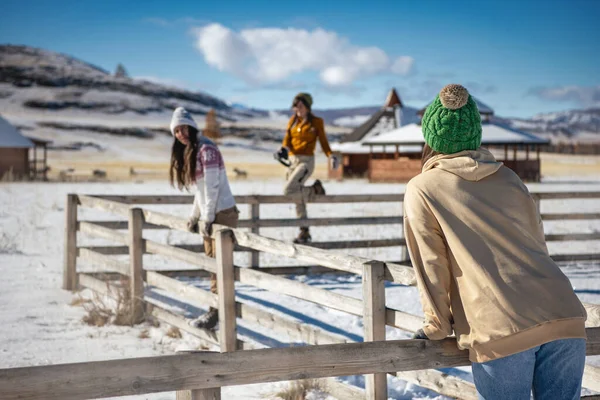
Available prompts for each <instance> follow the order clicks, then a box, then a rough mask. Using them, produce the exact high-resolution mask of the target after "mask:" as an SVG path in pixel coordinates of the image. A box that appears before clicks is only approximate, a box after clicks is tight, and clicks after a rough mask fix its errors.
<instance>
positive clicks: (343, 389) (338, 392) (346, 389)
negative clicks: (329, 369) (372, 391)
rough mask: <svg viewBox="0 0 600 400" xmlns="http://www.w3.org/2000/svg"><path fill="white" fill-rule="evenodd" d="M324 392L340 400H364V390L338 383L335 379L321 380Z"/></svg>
mask: <svg viewBox="0 0 600 400" xmlns="http://www.w3.org/2000/svg"><path fill="white" fill-rule="evenodd" d="M322 381H323V385H324V386H325V391H326V392H327V393H329V394H330V395H331V396H333V397H335V398H336V399H340V400H365V399H366V394H365V390H364V389H362V388H359V387H356V386H354V385H350V384H347V383H344V382H340V381H338V380H337V379H335V378H326V379H323V380H322Z"/></svg>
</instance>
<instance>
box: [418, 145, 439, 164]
mask: <svg viewBox="0 0 600 400" xmlns="http://www.w3.org/2000/svg"><path fill="white" fill-rule="evenodd" d="M439 154H444V153H440V152H439V151H435V150H434V149H432V148H431V147H429V145H428V144H427V143H425V145H424V146H423V154H422V155H421V168H423V167H424V166H425V163H426V162H427V161H429V159H430V158H432V157H434V156H437V155H439Z"/></svg>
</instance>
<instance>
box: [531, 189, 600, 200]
mask: <svg viewBox="0 0 600 400" xmlns="http://www.w3.org/2000/svg"><path fill="white" fill-rule="evenodd" d="M535 194H536V195H537V196H539V197H540V199H543V200H556V199H598V198H600V191H595V192H552V193H543V192H536V193H535Z"/></svg>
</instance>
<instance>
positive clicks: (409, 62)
mask: <svg viewBox="0 0 600 400" xmlns="http://www.w3.org/2000/svg"><path fill="white" fill-rule="evenodd" d="M192 32H193V33H194V35H195V36H196V48H197V49H198V51H200V53H201V54H202V55H203V56H204V59H205V61H206V63H207V64H209V65H210V66H212V67H215V68H217V69H219V70H220V71H225V72H228V73H231V74H233V75H235V76H238V77H240V78H242V79H244V80H245V81H246V82H249V83H252V84H255V85H265V84H272V83H275V82H281V81H283V80H285V79H287V78H289V77H290V76H292V75H294V74H298V73H301V72H306V71H314V72H317V73H318V75H319V77H320V79H321V81H322V82H323V83H324V84H325V85H328V86H332V87H339V86H348V85H351V84H352V83H353V82H354V81H356V80H358V79H360V78H364V77H367V76H370V75H374V74H377V73H395V74H400V75H406V74H408V73H410V71H411V70H412V67H413V64H414V60H413V59H412V57H408V56H403V57H398V58H397V59H396V60H394V61H393V62H392V61H391V60H390V57H389V56H388V55H387V54H386V53H385V52H384V51H383V50H381V49H380V48H378V47H359V46H355V45H352V44H351V43H349V41H348V40H347V39H345V38H343V37H340V36H339V35H338V34H337V33H335V32H331V31H325V30H323V29H320V28H318V29H314V30H312V31H308V30H304V29H294V28H288V29H281V28H252V29H244V30H241V31H239V32H235V31H233V30H231V29H229V28H227V27H225V26H223V25H220V24H209V25H206V26H204V27H201V28H195V29H193V31H192Z"/></svg>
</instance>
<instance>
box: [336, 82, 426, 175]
mask: <svg viewBox="0 0 600 400" xmlns="http://www.w3.org/2000/svg"><path fill="white" fill-rule="evenodd" d="M415 111H416V110H415V109H411V108H406V107H404V105H403V104H402V100H401V99H400V96H398V93H397V92H396V89H393V88H392V89H391V90H390V91H389V93H388V95H387V98H386V100H385V103H384V104H383V106H382V107H381V109H380V110H378V111H377V112H376V113H375V114H373V115H372V116H371V117H370V118H369V119H368V120H367V121H365V122H364V123H363V124H361V125H360V126H358V127H357V128H356V129H354V130H353V131H352V132H351V133H349V134H348V135H347V136H346V137H344V138H343V139H342V140H341V141H340V143H333V144H332V145H331V149H332V150H333V152H334V153H336V154H337V155H339V156H340V157H341V161H342V162H341V166H340V167H339V168H338V169H337V170H334V169H332V168H331V165H330V166H329V178H330V179H343V178H353V177H365V176H366V175H367V174H368V170H369V149H368V148H366V147H364V146H362V144H363V142H364V141H365V140H368V139H371V138H373V137H376V136H379V135H381V134H383V133H385V132H389V131H391V130H393V129H396V128H399V127H401V126H403V125H405V124H407V123H410V122H415V121H416V120H418V119H417V117H416V114H415Z"/></svg>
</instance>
